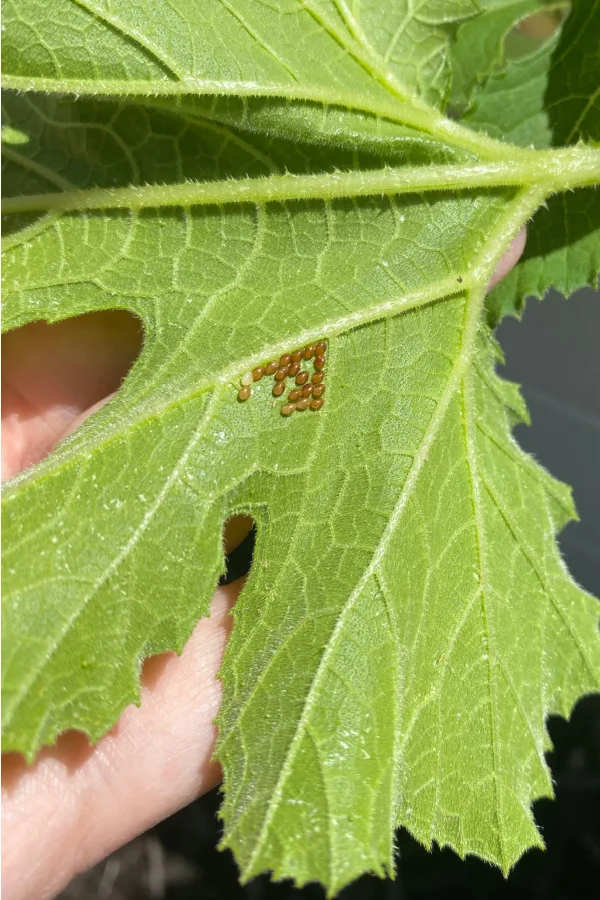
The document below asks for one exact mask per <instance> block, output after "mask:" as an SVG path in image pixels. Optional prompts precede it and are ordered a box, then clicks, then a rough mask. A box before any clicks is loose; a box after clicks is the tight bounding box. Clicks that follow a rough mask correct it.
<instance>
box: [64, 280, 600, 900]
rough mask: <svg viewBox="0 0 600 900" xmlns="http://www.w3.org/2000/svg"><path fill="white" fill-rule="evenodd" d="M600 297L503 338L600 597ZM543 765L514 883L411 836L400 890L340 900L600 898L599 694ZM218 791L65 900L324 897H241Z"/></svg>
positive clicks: (367, 891) (582, 563)
mask: <svg viewBox="0 0 600 900" xmlns="http://www.w3.org/2000/svg"><path fill="white" fill-rule="evenodd" d="M599 301H600V297H599V296H598V294H595V293H594V292H593V291H589V290H587V291H586V290H584V291H580V292H578V293H577V294H576V295H574V296H573V297H571V298H570V299H569V300H568V301H566V300H564V299H563V298H562V297H560V296H559V295H558V294H552V293H551V294H550V295H549V296H548V297H547V298H546V299H545V300H544V302H543V303H538V302H537V301H534V300H530V301H529V302H528V304H527V307H526V311H525V314H524V316H523V320H522V321H521V322H520V323H519V322H517V321H516V320H514V319H508V320H506V321H504V322H503V323H502V325H501V326H500V328H499V329H498V338H499V340H500V343H501V344H502V347H503V349H504V352H505V355H506V366H505V369H504V375H505V377H507V378H509V379H511V380H513V381H517V382H519V383H520V384H521V385H522V386H523V393H524V395H525V397H526V399H527V402H528V404H529V409H530V411H531V418H532V426H531V427H529V428H528V427H525V426H520V427H519V428H518V429H517V431H516V436H517V438H518V440H519V442H520V443H521V445H522V446H523V448H524V449H525V450H527V451H528V452H529V453H532V454H533V455H534V456H535V457H536V458H537V459H538V460H539V462H541V463H542V464H543V465H544V466H545V467H546V468H547V469H549V470H550V472H552V474H553V475H555V476H556V477H557V478H559V479H561V480H562V481H565V482H567V483H568V484H571V485H572V486H573V490H574V495H575V500H576V503H577V507H578V510H579V515H580V517H581V521H580V522H572V523H570V524H569V525H568V526H567V528H566V529H565V530H564V532H563V533H562V535H561V538H560V544H561V548H562V551H563V554H564V557H565V560H566V562H567V564H568V566H569V568H570V570H571V572H572V574H573V576H574V578H575V579H576V580H577V581H578V582H579V583H580V584H581V585H583V586H584V587H585V588H587V589H588V590H589V591H592V592H593V593H595V594H596V595H599V596H600V302H599ZM251 552H252V545H251V541H248V540H247V541H246V542H245V545H242V547H241V548H239V550H238V551H236V554H234V557H233V558H232V559H231V560H230V571H229V575H230V577H231V578H233V577H236V576H237V575H239V574H242V572H243V567H244V565H247V564H248V560H249V558H250V556H251ZM549 730H550V735H551V738H552V741H553V744H554V748H555V749H554V752H553V753H551V754H550V755H549V757H548V761H549V764H550V766H551V767H552V773H553V776H554V780H555V786H556V800H555V801H554V802H552V801H549V800H542V801H539V802H538V803H536V804H535V807H534V813H535V817H536V821H537V823H538V825H539V827H540V828H541V830H542V833H543V835H544V838H545V841H546V844H547V850H546V852H545V853H543V852H541V851H538V850H534V851H532V852H531V853H529V854H527V855H526V856H525V857H524V858H523V859H522V860H521V861H520V862H519V864H518V865H517V866H516V868H515V869H514V870H513V872H512V873H511V875H510V876H509V878H508V879H504V878H503V876H502V875H501V874H500V873H499V872H498V871H497V870H496V869H494V868H492V867H491V866H489V865H487V864H486V863H483V862H481V861H480V860H476V859H468V860H466V861H461V860H460V859H459V858H458V857H457V856H456V855H455V854H454V853H453V852H452V851H450V850H443V851H440V850H435V851H434V852H433V853H428V852H427V851H426V850H424V849H423V848H422V847H420V846H419V845H418V844H417V843H416V842H415V841H414V840H412V838H411V837H410V836H409V835H408V834H407V833H406V832H404V831H400V832H399V833H398V837H397V844H398V860H397V870H398V871H397V877H396V879H395V881H394V882H392V881H387V882H386V881H380V880H378V879H376V878H372V877H365V878H363V879H361V880H360V881H359V882H357V883H356V884H354V885H351V886H350V887H349V888H347V889H346V890H345V891H343V892H342V894H341V895H340V897H341V898H342V900H401V898H402V900H433V898H436V900H437V898H442V897H446V896H448V895H450V896H456V897H461V898H465V900H471V898H473V900H475V898H477V900H479V898H494V900H495V898H499V900H500V898H502V900H521V898H527V900H538V898H539V900H544V898H552V900H559V898H560V900H563V898H564V900H588V898H589V900H592V898H596V897H599V896H600V697H588V698H585V699H584V700H582V701H581V702H580V703H579V704H578V705H577V707H576V709H575V711H574V713H573V715H572V717H571V721H570V722H569V723H567V722H566V721H564V720H563V719H559V718H552V719H551V720H550V722H549ZM218 804H219V797H218V791H211V793H210V794H208V795H207V796H206V797H204V798H202V799H201V800H198V801H196V802H195V803H193V804H191V806H188V807H187V808H186V809H184V810H182V811H181V812H179V813H177V814H176V815H174V816H172V817H171V818H170V819H168V820H166V821H165V822H163V823H161V824H160V825H158V826H157V827H156V828H154V829H153V830H152V831H150V832H148V833H147V834H146V835H143V836H142V837H140V838H138V839H137V840H135V841H133V842H132V843H131V844H129V845H128V846H127V847H124V848H123V849H122V850H120V851H118V853H115V854H113V856H111V857H109V859H108V860H106V861H105V862H103V863H101V864H100V865H98V866H96V867H95V868H94V869H92V870H91V871H90V872H89V873H87V874H86V875H84V876H81V877H80V878H78V879H76V880H75V881H74V882H72V884H71V885H70V886H69V888H68V889H67V890H66V891H65V892H64V893H63V895H62V898H63V900H67V898H68V900H91V898H109V897H110V898H112V900H141V898H153V900H154V898H156V900H192V898H194V900H283V898H286V900H287V898H289V900H313V898H315V900H316V898H318V900H323V898H324V894H323V891H322V890H321V889H320V888H318V887H315V886H309V887H308V888H305V889H303V890H296V889H294V888H293V887H291V886H290V885H289V884H287V883H282V884H272V883H271V882H270V881H269V879H268V878H258V879H256V880H255V881H253V882H252V883H251V884H249V885H247V886H246V887H244V888H242V887H240V886H239V884H238V881H237V871H236V867H235V863H234V862H233V860H232V857H231V855H230V854H229V852H226V853H219V852H218V851H217V850H216V843H217V840H218V833H219V827H218V821H217V818H216V815H215V813H216V810H217V808H218Z"/></svg>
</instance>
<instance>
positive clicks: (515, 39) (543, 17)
mask: <svg viewBox="0 0 600 900" xmlns="http://www.w3.org/2000/svg"><path fill="white" fill-rule="evenodd" d="M568 13H569V9H568V7H567V6H563V7H562V8H560V9H552V10H542V11H539V12H536V13H533V14H532V15H531V16H526V18H524V19H522V20H521V21H520V22H519V24H518V25H517V26H516V28H514V29H513V31H512V32H511V33H510V34H509V35H508V37H507V38H506V45H505V51H506V57H507V59H520V58H522V57H524V56H529V54H531V53H534V52H535V51H536V50H537V49H538V48H539V47H541V45H542V44H545V43H546V41H548V40H549V39H550V38H551V37H552V36H553V35H554V34H556V32H557V31H558V29H559V28H560V26H561V25H562V24H563V22H564V21H565V19H566V17H567V15H568Z"/></svg>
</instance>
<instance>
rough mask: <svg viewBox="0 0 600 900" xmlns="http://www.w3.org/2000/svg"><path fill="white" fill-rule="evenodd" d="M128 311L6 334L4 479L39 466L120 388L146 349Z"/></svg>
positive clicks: (33, 324)
mask: <svg viewBox="0 0 600 900" xmlns="http://www.w3.org/2000/svg"><path fill="white" fill-rule="evenodd" d="M143 338H144V333H143V327H142V323H141V321H140V319H139V318H138V317H137V316H134V315H133V314H132V313H129V312H126V311H125V310H105V311H102V312H94V313H87V314H86V315H83V316H77V317H75V318H72V319H65V320H63V321H61V322H56V323H53V324H49V323H48V322H31V323H29V324H27V325H24V326H23V327H22V328H16V329H14V331H9V332H8V333H7V334H5V335H3V336H2V477H3V478H10V477H12V476H13V475H16V474H17V473H18V472H20V471H21V470H22V469H25V468H27V467H28V466H31V465H33V464H34V463H36V462H39V461H40V460H41V459H43V458H44V457H45V456H47V455H48V453H50V451H51V450H52V449H53V447H54V446H55V445H56V444H57V443H58V442H59V441H60V440H62V439H63V438H64V437H66V436H67V435H68V434H70V433H71V432H72V431H74V430H75V428H77V427H78V426H79V425H81V424H82V422H84V421H85V419H86V418H88V416H89V415H91V414H92V413H93V412H95V411H96V410H97V409H98V408H99V407H100V406H101V405H102V404H104V403H105V402H106V401H107V400H108V399H109V398H110V397H111V395H112V394H114V393H115V392H116V391H117V390H118V389H119V387H120V385H121V383H122V381H123V379H124V378H125V376H126V375H127V373H128V372H129V370H130V369H131V367H132V365H133V364H134V362H135V361H136V359H137V358H138V356H139V354H140V352H141V349H142V345H143Z"/></svg>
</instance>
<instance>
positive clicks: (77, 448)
mask: <svg viewBox="0 0 600 900" xmlns="http://www.w3.org/2000/svg"><path fill="white" fill-rule="evenodd" d="M468 284H469V282H468V278H467V277H464V278H463V284H462V285H458V284H457V283H456V279H455V278H454V277H453V276H451V277H450V278H447V279H444V280H443V281H440V282H438V283H437V284H436V285H435V288H429V289H428V290H425V291H414V292H413V293H412V294H408V295H406V296H403V297H400V298H398V299H396V300H389V301H385V302H384V303H382V304H380V305H379V306H378V307H375V308H371V309H369V310H366V311H364V312H357V313H351V314H350V315H348V316H343V317H342V318H340V319H338V320H336V321H334V322H331V323H327V324H325V323H324V324H323V325H322V326H319V327H318V328H311V329H309V330H306V331H303V332H300V333H298V334H295V335H290V336H288V337H286V338H285V340H282V341H280V342H279V343H277V344H271V345H269V346H267V347H263V348H261V350H260V351H257V352H256V353H254V354H253V355H252V356H250V357H246V358H245V359H242V360H239V361H236V362H235V363H233V364H232V365H231V366H229V367H228V368H227V369H224V370H222V371H221V372H220V373H217V374H215V375H213V376H212V377H211V379H210V380H206V381H204V382H202V381H199V382H198V384H197V386H196V389H195V390H193V391H187V392H185V393H183V392H182V393H180V394H178V395H177V396H171V397H170V398H169V400H168V401H167V402H165V403H163V404H162V405H160V406H157V407H154V408H153V409H152V410H151V411H150V412H146V411H145V410H143V411H142V413H143V414H139V410H138V411H137V412H138V415H137V416H136V417H135V418H133V417H131V418H130V419H129V420H127V421H125V422H124V418H123V417H124V415H125V412H126V411H123V412H122V417H121V418H120V426H121V427H120V430H119V431H110V432H109V433H108V435H107V434H106V431H102V430H100V429H98V432H97V434H96V435H94V438H95V439H94V441H93V442H92V441H90V442H89V443H88V444H86V445H85V448H83V447H82V446H81V444H80V442H79V439H77V438H74V440H73V443H64V444H63V445H62V446H61V447H60V448H59V449H57V450H56V451H55V452H54V453H53V455H52V456H51V457H48V458H47V461H43V462H41V463H39V464H38V467H36V468H34V469H29V470H26V471H25V472H23V473H22V474H20V475H17V476H16V477H15V478H13V479H11V480H10V481H8V482H6V483H5V487H4V488H3V490H4V491H6V492H7V496H6V497H5V501H4V502H10V500H11V499H12V498H13V497H14V498H15V499H16V498H17V497H18V495H19V494H20V493H22V492H23V490H26V489H28V488H30V487H33V486H35V485H36V484H39V481H40V480H41V479H42V478H46V477H52V476H54V475H56V474H58V472H60V470H61V469H62V468H64V467H65V466H67V465H69V464H70V462H71V461H72V459H73V458H78V457H79V455H80V454H81V452H82V450H83V449H85V451H86V452H87V453H88V454H89V453H91V452H95V451H97V450H99V449H100V448H103V447H105V446H107V445H108V444H110V443H111V442H112V441H115V440H120V439H122V437H123V434H124V430H123V425H124V424H125V425H126V427H127V429H128V430H129V431H132V430H134V429H136V428H139V427H141V426H143V425H144V424H146V423H147V422H149V421H152V420H153V419H156V418H158V417H160V416H162V415H164V414H165V413H167V412H169V411H170V410H172V409H174V408H176V407H178V406H179V405H181V404H183V403H185V402H187V401H189V400H192V399H194V398H195V397H198V396H200V395H201V394H203V393H205V392H206V391H210V390H213V389H214V388H216V387H218V386H221V387H223V388H224V387H226V386H227V385H232V384H234V383H235V382H236V380H237V379H238V378H239V376H240V375H241V374H242V373H244V372H248V371H251V370H252V369H253V368H255V367H256V366H257V365H259V364H261V363H263V362H264V361H265V360H268V359H276V358H278V357H279V356H281V354H282V353H285V352H287V351H288V350H289V349H290V347H303V346H305V345H306V344H309V343H311V342H313V341H315V340H317V339H321V338H324V337H326V338H332V337H335V336H337V335H340V334H343V333H346V332H348V331H351V330H353V329H355V328H360V327H362V326H364V325H368V324H370V323H372V322H375V321H379V320H381V319H384V318H390V317H392V316H396V315H399V314H403V313H406V312H410V311H411V310H413V309H417V308H419V307H421V306H425V305H429V304H431V303H436V302H439V301H443V300H446V299H448V300H449V299H451V298H452V297H455V296H457V295H458V294H459V293H461V292H462V289H463V288H465V287H466V286H468ZM134 374H135V366H134V368H133V369H132V372H131V374H130V376H129V377H130V378H131V377H132V376H133V375H134ZM134 400H135V402H136V403H137V397H135V398H134ZM105 409H106V407H105ZM83 433H84V432H80V434H83ZM17 487H18V488H19V491H18V492H17V491H16V490H14V489H15V488H17ZM13 491H14V493H13Z"/></svg>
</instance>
